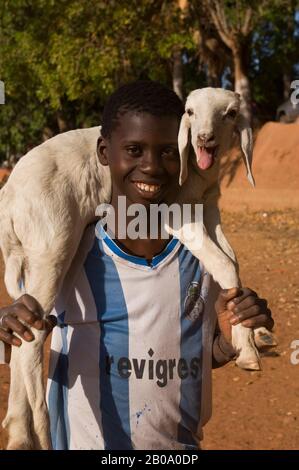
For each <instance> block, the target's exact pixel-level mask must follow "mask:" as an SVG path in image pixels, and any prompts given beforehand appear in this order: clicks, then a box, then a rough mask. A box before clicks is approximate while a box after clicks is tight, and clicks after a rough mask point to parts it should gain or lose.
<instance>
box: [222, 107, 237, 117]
mask: <svg viewBox="0 0 299 470" xmlns="http://www.w3.org/2000/svg"><path fill="white" fill-rule="evenodd" d="M236 116H237V111H236V110H235V109H231V110H230V111H227V113H226V115H225V117H230V118H232V119H235V117H236Z"/></svg>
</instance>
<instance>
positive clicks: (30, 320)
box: [9, 302, 42, 329]
mask: <svg viewBox="0 0 299 470" xmlns="http://www.w3.org/2000/svg"><path fill="white" fill-rule="evenodd" d="M9 314H11V315H13V316H14V317H17V318H19V319H21V320H23V321H24V322H25V323H27V324H28V325H31V326H33V325H34V327H35V328H37V329H41V327H42V323H41V320H40V317H39V314H37V313H34V312H32V311H31V310H29V309H28V308H27V307H26V306H24V305H23V304H22V303H19V302H18V303H16V304H13V305H12V306H11V307H10V308H9Z"/></svg>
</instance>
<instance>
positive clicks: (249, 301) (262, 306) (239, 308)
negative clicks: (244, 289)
mask: <svg viewBox="0 0 299 470" xmlns="http://www.w3.org/2000/svg"><path fill="white" fill-rule="evenodd" d="M267 306H268V302H267V300H265V299H258V298H256V297H253V296H251V295H250V296H248V297H246V298H245V299H244V300H243V301H242V302H239V303H238V304H237V305H236V304H235V303H234V301H233V306H230V305H229V306H228V308H229V310H231V311H232V312H233V313H234V314H237V315H238V314H239V313H241V312H243V311H244V310H247V309H249V308H251V307H252V308H255V309H256V315H257V314H258V313H259V311H260V310H262V311H265V310H266V309H267Z"/></svg>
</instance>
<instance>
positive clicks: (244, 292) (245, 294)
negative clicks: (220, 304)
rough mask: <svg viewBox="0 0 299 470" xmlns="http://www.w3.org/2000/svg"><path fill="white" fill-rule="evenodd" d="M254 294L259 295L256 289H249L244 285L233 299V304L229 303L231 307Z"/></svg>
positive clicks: (254, 295)
mask: <svg viewBox="0 0 299 470" xmlns="http://www.w3.org/2000/svg"><path fill="white" fill-rule="evenodd" d="M249 296H253V297H258V295H257V293H256V292H255V291H254V290H251V289H249V288H248V287H242V288H240V289H239V293H238V296H236V298H235V299H234V300H233V305H229V308H231V307H233V306H235V305H237V304H239V303H240V302H242V301H243V300H244V299H246V297H249Z"/></svg>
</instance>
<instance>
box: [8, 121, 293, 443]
mask: <svg viewBox="0 0 299 470" xmlns="http://www.w3.org/2000/svg"><path fill="white" fill-rule="evenodd" d="M261 136H262V138H261ZM254 159H255V163H254V172H255V177H256V182H257V189H256V190H253V189H250V188H249V186H247V182H246V179H245V176H244V175H245V173H244V168H243V166H242V164H241V160H240V159H239V157H238V152H232V153H231V155H230V157H229V158H228V159H227V161H224V164H223V172H224V178H223V181H222V192H223V194H224V195H223V198H222V200H221V201H220V205H221V207H222V208H223V226H224V231H225V233H226V235H227V238H228V239H229V240H230V242H231V244H232V246H233V247H234V249H235V251H236V253H237V256H238V259H239V263H240V266H241V277H242V281H243V285H247V286H249V287H251V288H253V289H255V290H256V291H257V292H258V293H259V294H260V295H261V296H263V297H265V298H267V299H268V301H269V304H270V307H271V309H272V311H273V317H274V319H275V322H276V326H275V333H276V336H277V338H278V341H279V346H278V347H277V348H276V349H275V350H274V351H271V352H268V353H267V354H265V355H264V356H263V361H262V363H263V370H262V371H261V372H246V371H242V370H240V369H238V368H237V367H236V366H235V365H234V364H233V363H230V364H228V365H226V366H225V367H223V368H221V369H218V370H215V371H213V416H212V419H211V421H210V422H209V423H208V424H207V426H206V428H205V433H204V434H205V438H204V443H203V447H204V448H205V449H299V425H298V424H299V364H298V365H297V366H296V365H292V364H291V361H290V356H291V353H292V352H293V350H292V349H291V347H290V345H291V343H292V341H294V340H296V339H297V340H299V284H298V275H299V224H298V221H299V124H290V125H282V124H277V123H268V124H266V126H264V128H262V130H261V131H260V133H259V135H258V140H257V141H256V145H255V155H254ZM1 263H2V262H1ZM1 263H0V274H1V282H0V306H3V305H5V304H6V303H7V302H8V300H9V299H8V296H7V294H6V292H5V289H4V286H3V282H2V273H3V264H1ZM298 357H299V355H298ZM8 385H9V371H8V368H7V366H0V420H2V419H3V417H4V414H5V409H6V401H7V393H8ZM5 442H6V435H5V432H4V431H1V430H0V449H1V448H3V447H4V446H5Z"/></svg>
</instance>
